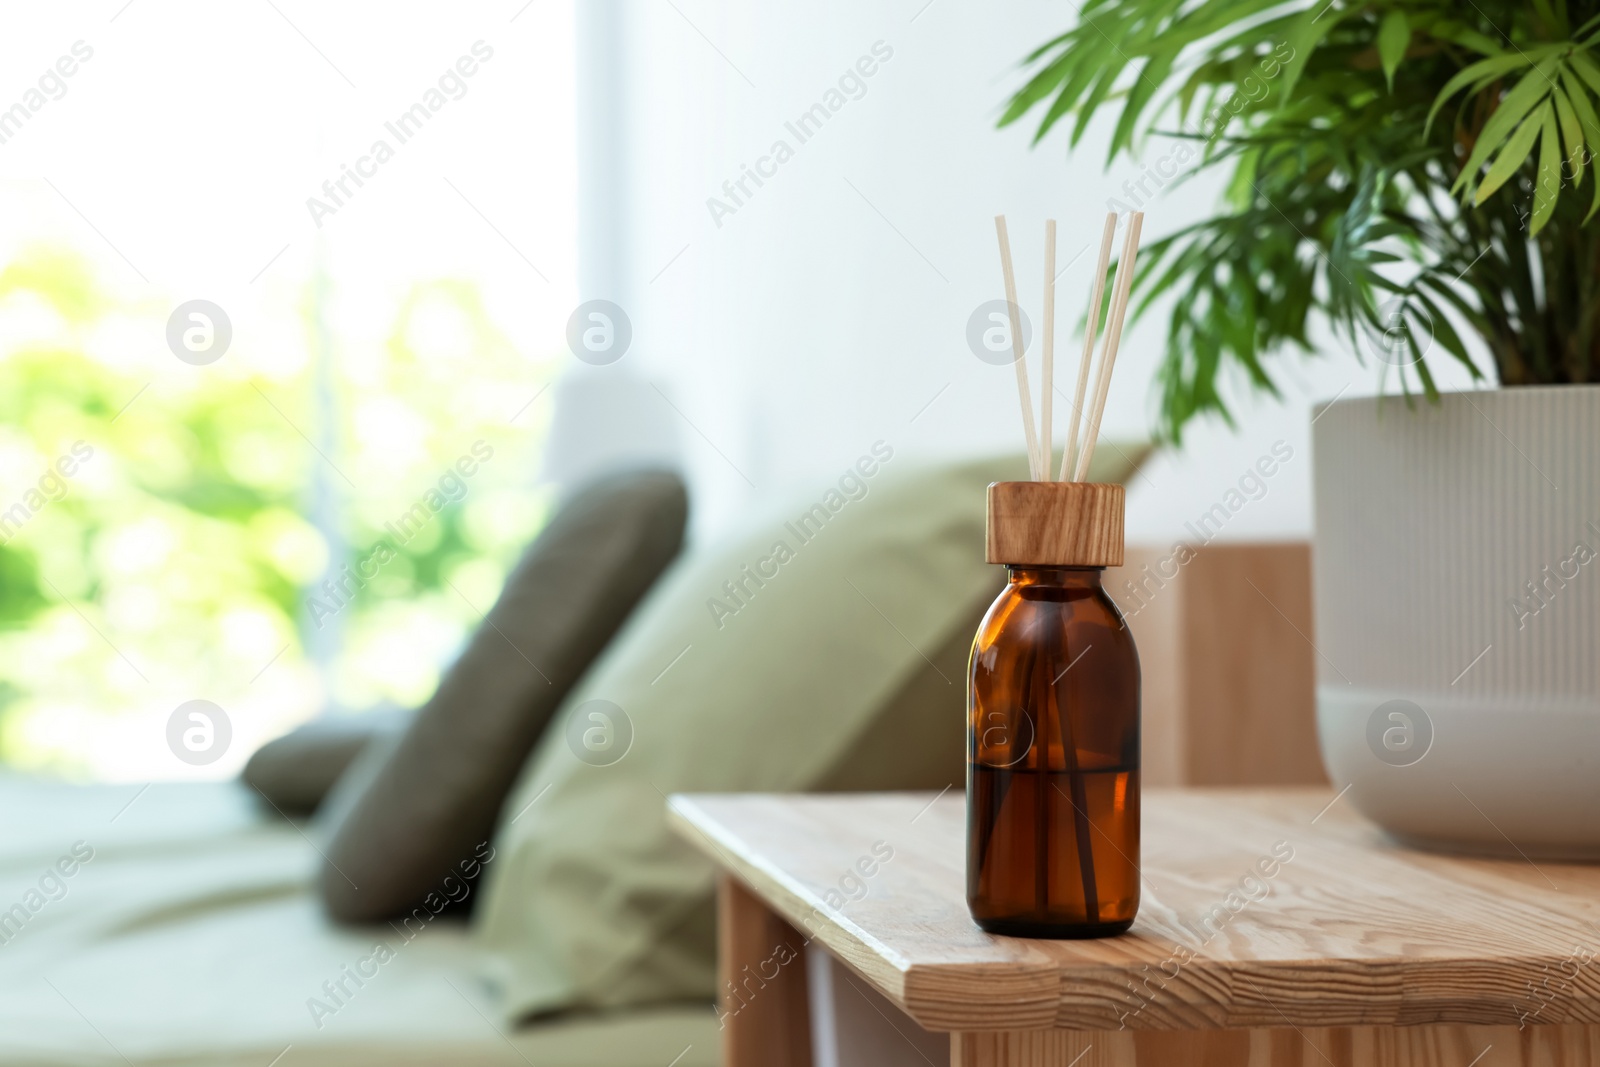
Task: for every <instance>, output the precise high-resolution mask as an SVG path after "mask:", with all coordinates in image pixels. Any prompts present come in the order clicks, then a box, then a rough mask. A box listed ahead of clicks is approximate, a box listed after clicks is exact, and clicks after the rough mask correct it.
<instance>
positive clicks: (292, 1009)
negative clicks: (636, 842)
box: [0, 774, 718, 1067]
mask: <svg viewBox="0 0 1600 1067" xmlns="http://www.w3.org/2000/svg"><path fill="white" fill-rule="evenodd" d="M0 825H3V826H4V827H5V829H4V833H3V836H0V1062H3V1063H26V1064H30V1065H35V1064H36V1065H40V1067H49V1065H56V1064H72V1065H75V1067H76V1065H90V1064H101V1063H104V1064H135V1065H139V1067H144V1065H147V1064H150V1065H154V1064H160V1065H174V1067H175V1065H190V1064H193V1065H200V1064H204V1065H208V1067H209V1065H227V1067H232V1065H235V1064H237V1065H240V1067H245V1065H248V1067H317V1065H324V1064H340V1065H363V1064H386V1065H402V1067H404V1065H410V1064H419V1065H420V1064H439V1063H450V1064H465V1065H477V1064H484V1065H488V1064H530V1063H531V1064H537V1065H538V1067H646V1065H648V1067H667V1065H669V1064H671V1065H672V1067H709V1065H712V1064H715V1063H717V1062H718V1056H717V1050H718V1035H717V1023H716V1017H715V1014H714V1013H713V1011H712V1009H711V1007H710V1006H709V1005H700V1004H687V1005H682V1006H669V1007H663V1008H658V1009H649V1010H634V1011H629V1012H626V1013H618V1014H612V1015H599V1016H593V1015H591V1016H585V1017H565V1018H560V1019H554V1020H549V1021H544V1022H540V1023H537V1024H534V1025H525V1026H521V1027H515V1028H513V1027H511V1026H510V1025H508V1024H507V1023H506V1022H505V1020H504V1019H503V1018H502V1017H501V1014H500V1012H499V1010H498V1008H497V1007H496V1005H495V999H494V997H493V994H492V991H491V990H490V989H488V988H486V987H485V986H484V984H483V983H482V980H481V979H480V978H479V976H478V975H479V968H478V962H479V961H478V959H477V957H476V953H477V951H478V950H477V948H476V947H475V945H474V943H473V941H472V939H471V938H470V936H469V932H468V928H467V926H466V924H465V923H464V922H462V921H460V920H453V919H450V918H448V917H446V916H441V917H439V918H437V919H433V920H430V921H429V922H427V923H421V922H416V921H414V922H413V923H411V924H410V925H409V926H406V927H401V926H398V925H395V926H391V925H389V924H379V925H377V926H374V927H340V926H335V925H333V924H331V923H330V922H329V921H328V920H327V919H325V918H324V916H323V915H322V913H321V911H320V908H319V906H318V904H317V901H316V899H315V897H314V896H313V893H312V889H311V886H312V877H313V874H314V871H315V869H316V865H317V864H318V863H319V862H320V857H319V855H318V853H317V850H316V847H315V845H314V844H313V842H312V840H311V838H310V837H308V836H307V833H306V831H305V830H304V829H303V828H302V827H300V826H297V825H295V824H293V823H290V822H286V821H285V820H283V819H281V818H279V817H278V816H276V815H275V814H274V813H272V812H271V811H270V810H268V811H266V812H265V813H264V812H263V811H262V810H261V809H260V807H259V802H258V801H257V800H255V799H254V798H253V796H252V795H251V794H249V793H248V792H247V791H246V790H245V788H244V787H243V786H241V785H239V784H238V783H236V782H218V783H194V784H176V783H161V784H153V785H148V786H140V785H137V784H134V785H73V784H67V783H62V782H56V781H48V780H43V779H37V778H29V777H24V776H19V775H14V774H0ZM379 946H382V948H380V947H379Z"/></svg>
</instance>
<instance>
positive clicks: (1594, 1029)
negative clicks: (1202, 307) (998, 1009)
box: [905, 1025, 1600, 1067]
mask: <svg viewBox="0 0 1600 1067" xmlns="http://www.w3.org/2000/svg"><path fill="white" fill-rule="evenodd" d="M950 1044H951V1048H950V1065H951V1067H1593V1065H1594V1064H1597V1063H1600V1026H1583V1025H1572V1026H1530V1027H1527V1028H1525V1029H1523V1030H1521V1031H1518V1029H1517V1028H1516V1027H1515V1026H1404V1027H1384V1028H1379V1027H1370V1026H1368V1027H1351V1028H1343V1029H1334V1030H1330V1029H1318V1028H1311V1029H1302V1030H1293V1029H1289V1028H1288V1027H1284V1028H1280V1029H1276V1030H1209V1031H1204V1032H1199V1033H1173V1032H1166V1033H1157V1032H1151V1031H1146V1032H1143V1033H1139V1032H1135V1031H1123V1032H1120V1033H1084V1032H1077V1033H1074V1032H1072V1031H1068V1030H1045V1031H1035V1032H1031V1033H992V1032H991V1033H981V1034H957V1035H955V1036H954V1037H953V1038H952V1039H951V1043H950ZM905 1062H910V1061H909V1060H906V1061H905Z"/></svg>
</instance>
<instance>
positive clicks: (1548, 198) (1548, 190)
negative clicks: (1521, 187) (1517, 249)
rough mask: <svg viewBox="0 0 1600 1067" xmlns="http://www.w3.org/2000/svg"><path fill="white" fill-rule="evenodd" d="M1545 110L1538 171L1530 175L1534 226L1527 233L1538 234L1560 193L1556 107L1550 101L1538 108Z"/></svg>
mask: <svg viewBox="0 0 1600 1067" xmlns="http://www.w3.org/2000/svg"><path fill="white" fill-rule="evenodd" d="M1539 110H1540V111H1541V112H1542V113H1543V114H1544V122H1543V124H1542V125H1541V127H1540V137H1539V172H1538V174H1536V175H1535V176H1534V179H1533V228H1532V229H1531V230H1530V231H1529V233H1530V234H1531V235H1532V236H1534V237H1537V236H1539V231H1540V230H1542V229H1544V227H1545V223H1547V222H1549V221H1550V215H1551V213H1552V212H1554V211H1555V209H1556V199H1557V198H1558V197H1560V196H1561V139H1560V135H1559V134H1558V133H1557V132H1556V117H1555V109H1554V108H1552V107H1551V106H1550V105H1549V104H1545V105H1544V107H1542V108H1540V109H1539Z"/></svg>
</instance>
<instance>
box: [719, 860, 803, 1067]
mask: <svg viewBox="0 0 1600 1067" xmlns="http://www.w3.org/2000/svg"><path fill="white" fill-rule="evenodd" d="M805 943H806V939H805V937H804V936H802V935H801V934H800V932H799V931H797V930H796V929H795V928H794V927H792V926H790V925H789V924H788V923H786V922H784V921H783V920H782V919H780V918H779V917H778V916H777V915H775V914H773V913H772V911H771V910H769V909H768V908H767V906H766V905H765V904H763V903H762V902H761V900H760V898H758V897H756V896H755V895H754V894H752V893H751V892H750V891H749V890H748V889H746V888H745V887H744V885H743V883H741V882H740V881H739V880H738V879H736V878H733V877H732V876H730V875H727V874H724V875H722V876H720V878H719V880H718V882H717V983H718V990H719V994H720V995H719V998H718V999H719V1000H720V1001H721V1007H720V1009H719V1011H718V1017H719V1020H720V1022H721V1025H722V1062H723V1067H811V1014H810V1010H809V1004H808V1000H807V994H806V955H805Z"/></svg>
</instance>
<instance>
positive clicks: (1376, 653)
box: [1312, 386, 1600, 859]
mask: <svg viewBox="0 0 1600 1067" xmlns="http://www.w3.org/2000/svg"><path fill="white" fill-rule="evenodd" d="M1314 420H1315V421H1314V423H1313V426H1312V438H1313V453H1314V455H1313V465H1314V472H1313V476H1314V481H1315V487H1314V493H1315V505H1316V520H1315V522H1316V534H1315V546H1314V551H1313V558H1314V564H1313V567H1314V577H1313V580H1314V590H1315V600H1316V633H1315V634H1314V635H1313V636H1314V640H1315V644H1316V648H1317V654H1318V655H1317V731H1318V736H1319V738H1320V740H1321V744H1322V758H1323V763H1324V764H1325V765H1326V767H1327V770H1328V774H1329V776H1330V777H1331V778H1332V779H1333V781H1334V784H1335V785H1336V786H1337V787H1341V788H1342V787H1343V786H1345V785H1346V784H1348V785H1349V787H1350V788H1349V793H1348V794H1347V796H1346V800H1347V801H1349V802H1351V803H1353V804H1354V805H1355V806H1356V807H1357V808H1359V809H1360V810H1361V811H1362V812H1363V813H1364V814H1366V815H1367V816H1368V817H1369V818H1371V819H1372V820H1373V821H1375V822H1377V823H1378V824H1379V825H1380V826H1382V827H1383V828H1384V829H1386V830H1388V831H1389V832H1390V833H1391V834H1393V835H1395V836H1396V837H1398V838H1400V839H1401V840H1402V841H1405V842H1407V843H1410V844H1417V845H1425V846H1429V847H1438V848H1446V849H1451V850H1458V851H1469V852H1484V853H1503V854H1507V855H1513V856H1514V855H1517V854H1518V853H1521V854H1523V855H1525V856H1527V857H1530V858H1533V859H1539V858H1573V859H1600V386H1551V387H1537V388H1526V387H1525V388H1518V389H1503V390H1497V391H1485V392H1473V393H1455V394H1448V395H1446V396H1444V397H1443V398H1442V399H1441V401H1440V403H1438V404H1437V405H1434V404H1429V403H1427V402H1426V401H1418V402H1417V404H1416V407H1415V408H1414V409H1409V410H1408V409H1407V407H1406V405H1405V402H1404V401H1403V400H1401V399H1398V398H1390V399H1385V400H1383V401H1381V402H1380V401H1377V400H1374V399H1372V398H1370V397H1363V398H1356V399H1349V400H1340V401H1336V402H1334V403H1332V404H1329V405H1327V406H1325V407H1323V408H1321V409H1320V410H1319V411H1318V412H1316V413H1315V414H1314Z"/></svg>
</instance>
